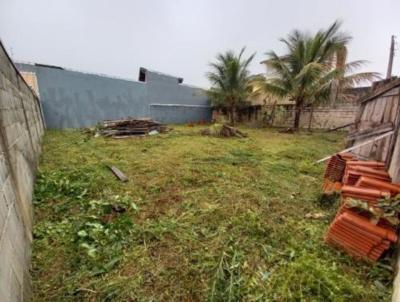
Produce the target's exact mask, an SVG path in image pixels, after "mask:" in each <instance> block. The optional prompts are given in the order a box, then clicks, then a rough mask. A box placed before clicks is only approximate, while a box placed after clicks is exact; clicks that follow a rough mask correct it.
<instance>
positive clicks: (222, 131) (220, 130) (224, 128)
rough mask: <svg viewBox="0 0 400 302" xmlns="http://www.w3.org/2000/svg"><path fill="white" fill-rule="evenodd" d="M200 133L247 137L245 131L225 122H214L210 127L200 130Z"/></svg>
mask: <svg viewBox="0 0 400 302" xmlns="http://www.w3.org/2000/svg"><path fill="white" fill-rule="evenodd" d="M201 134H202V135H209V136H216V137H241V138H243V137H247V134H246V133H243V132H242V131H240V130H239V129H237V128H234V127H231V126H228V125H226V124H214V125H212V126H211V127H210V128H206V129H203V130H201Z"/></svg>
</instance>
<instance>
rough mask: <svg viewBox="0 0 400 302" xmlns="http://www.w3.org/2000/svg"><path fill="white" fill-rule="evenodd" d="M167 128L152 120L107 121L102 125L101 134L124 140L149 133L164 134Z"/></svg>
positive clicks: (127, 119)
mask: <svg viewBox="0 0 400 302" xmlns="http://www.w3.org/2000/svg"><path fill="white" fill-rule="evenodd" d="M165 131H166V126H165V125H163V124H161V123H160V122H157V121H154V120H152V119H151V118H126V119H121V120H106V121H104V122H103V123H102V124H101V125H100V130H99V134H100V135H103V136H109V137H116V138H124V137H130V136H137V135H148V134H149V133H150V134H152V133H162V132H165Z"/></svg>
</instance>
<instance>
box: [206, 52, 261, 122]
mask: <svg viewBox="0 0 400 302" xmlns="http://www.w3.org/2000/svg"><path fill="white" fill-rule="evenodd" d="M244 51H245V48H242V49H241V51H240V52H239V54H238V55H236V54H235V53H234V52H233V51H227V52H225V53H220V54H218V55H217V57H216V61H215V62H213V63H210V67H211V71H210V72H208V73H207V78H208V79H209V80H210V82H211V84H212V87H211V88H210V89H209V91H208V96H209V97H210V99H211V101H212V103H213V104H214V105H216V106H222V107H226V108H227V109H228V111H229V117H230V123H231V124H232V125H234V124H235V112H236V110H237V108H238V107H239V106H241V105H244V104H246V102H247V99H248V97H249V96H250V95H251V93H252V86H251V82H252V76H251V75H250V71H249V70H248V67H249V64H250V62H251V61H252V60H253V58H254V56H255V53H254V54H252V55H251V56H250V57H248V58H243V53H244Z"/></svg>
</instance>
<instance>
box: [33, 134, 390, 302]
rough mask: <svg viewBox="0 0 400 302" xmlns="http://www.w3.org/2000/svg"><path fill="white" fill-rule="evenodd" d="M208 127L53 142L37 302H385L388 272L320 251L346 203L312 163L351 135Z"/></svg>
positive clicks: (43, 193) (38, 211)
mask: <svg viewBox="0 0 400 302" xmlns="http://www.w3.org/2000/svg"><path fill="white" fill-rule="evenodd" d="M199 130H200V128H199V127H194V128H189V127H184V126H177V127H175V130H174V131H173V132H170V133H168V134H163V135H157V136H152V137H145V138H130V139H124V140H115V139H107V138H103V137H98V138H94V137H90V136H88V135H86V134H84V133H82V132H80V131H78V130H66V131H54V130H49V131H47V133H46V135H45V140H44V146H43V156H42V160H41V165H40V171H39V174H38V177H37V182H36V186H35V196H34V211H35V227H34V242H33V256H32V258H33V259H32V265H33V291H34V297H33V298H34V299H33V300H34V301H37V302H39V301H40V302H43V301H51V302H54V301H74V302H75V301H385V300H389V296H390V291H391V280H392V279H391V278H392V272H391V271H390V270H388V269H387V266H386V265H384V264H385V262H384V261H383V262H381V263H378V264H376V263H366V262H357V261H355V260H353V259H352V258H350V257H349V256H347V255H346V254H345V253H343V252H341V251H339V250H337V249H334V248H331V247H329V246H327V245H325V244H324V242H323V236H324V233H325V232H326V229H327V227H328V225H329V222H330V220H331V219H332V217H333V216H334V213H335V211H336V209H337V204H336V203H335V200H332V201H329V200H328V201H326V200H325V201H321V198H320V195H321V194H320V188H321V183H322V172H323V169H324V166H323V165H315V164H314V161H315V160H317V159H319V158H321V157H323V156H326V155H327V154H330V153H333V152H335V151H337V150H340V149H341V148H342V147H343V134H340V133H322V132H321V133H319V132H315V133H313V134H308V133H299V134H282V133H278V132H277V131H276V130H268V129H244V130H245V132H246V133H248V135H249V137H248V138H233V139H227V138H215V137H207V136H202V135H200V134H199ZM107 165H114V166H116V167H118V168H119V169H120V170H121V171H123V172H124V173H125V174H126V176H127V177H128V178H129V181H128V182H126V183H123V182H119V181H118V180H116V179H115V177H114V175H113V174H112V173H111V172H110V171H109V169H108V168H107ZM308 213H322V214H319V217H322V218H320V219H310V218H306V217H307V214H308ZM308 217H309V216H308Z"/></svg>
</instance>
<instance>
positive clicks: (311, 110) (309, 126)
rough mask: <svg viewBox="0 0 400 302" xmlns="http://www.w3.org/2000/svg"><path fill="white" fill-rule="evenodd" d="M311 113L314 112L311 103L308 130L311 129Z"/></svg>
mask: <svg viewBox="0 0 400 302" xmlns="http://www.w3.org/2000/svg"><path fill="white" fill-rule="evenodd" d="M313 114H314V106H313V105H311V109H310V119H309V121H308V131H311V125H312V119H313Z"/></svg>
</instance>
